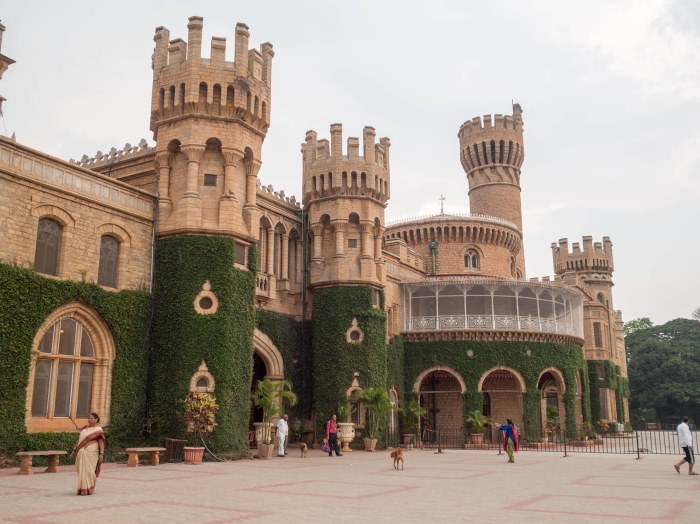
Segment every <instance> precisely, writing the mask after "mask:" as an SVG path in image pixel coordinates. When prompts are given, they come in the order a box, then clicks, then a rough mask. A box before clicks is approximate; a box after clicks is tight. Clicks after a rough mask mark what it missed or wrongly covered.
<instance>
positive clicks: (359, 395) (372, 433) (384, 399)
mask: <svg viewBox="0 0 700 524" xmlns="http://www.w3.org/2000/svg"><path fill="white" fill-rule="evenodd" d="M355 399H356V400H359V401H361V402H362V404H363V405H364V407H365V408H366V409H367V434H368V435H369V438H371V439H374V438H377V432H378V431H379V422H380V421H381V418H382V416H383V415H384V414H385V413H388V412H389V411H391V401H390V400H389V393H387V392H386V390H384V389H381V388H375V387H368V388H365V389H363V390H361V391H357V392H356V393H355Z"/></svg>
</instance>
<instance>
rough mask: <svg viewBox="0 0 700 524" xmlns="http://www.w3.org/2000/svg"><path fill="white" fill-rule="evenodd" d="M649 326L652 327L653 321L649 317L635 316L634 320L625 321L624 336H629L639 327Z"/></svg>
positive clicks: (647, 327)
mask: <svg viewBox="0 0 700 524" xmlns="http://www.w3.org/2000/svg"><path fill="white" fill-rule="evenodd" d="M651 327H654V323H653V322H652V321H651V319H650V318H649V317H642V318H635V319H634V320H630V321H629V322H625V327H624V330H625V336H629V335H631V334H632V333H634V332H635V331H639V330H640V329H649V328H651Z"/></svg>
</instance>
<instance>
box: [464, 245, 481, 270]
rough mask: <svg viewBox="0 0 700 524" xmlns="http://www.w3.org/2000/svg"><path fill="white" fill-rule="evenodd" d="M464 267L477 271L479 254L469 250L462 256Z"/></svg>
mask: <svg viewBox="0 0 700 524" xmlns="http://www.w3.org/2000/svg"><path fill="white" fill-rule="evenodd" d="M464 267H466V268H467V269H479V254H478V253H477V252H476V251H475V250H473V249H470V250H469V251H467V252H466V253H465V254H464Z"/></svg>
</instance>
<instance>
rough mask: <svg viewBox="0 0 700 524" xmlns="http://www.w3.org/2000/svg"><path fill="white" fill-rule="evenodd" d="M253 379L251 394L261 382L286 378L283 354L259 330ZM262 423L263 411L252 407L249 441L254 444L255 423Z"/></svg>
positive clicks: (256, 340)
mask: <svg viewBox="0 0 700 524" xmlns="http://www.w3.org/2000/svg"><path fill="white" fill-rule="evenodd" d="M253 350H254V352H253V379H252V381H251V383H250V390H251V394H252V391H253V389H255V386H256V385H257V383H258V381H259V380H263V379H266V378H269V379H270V380H281V379H283V378H284V361H283V359H282V354H281V353H280V351H279V350H278V349H277V347H275V345H274V344H273V343H272V340H270V337H268V336H267V335H266V334H265V333H263V332H262V331H260V330H259V329H257V328H256V329H255V330H254V332H253ZM261 421H262V411H261V410H260V409H259V408H256V407H255V406H253V403H252V402H251V405H250V417H249V420H248V431H249V437H248V440H249V441H250V442H251V443H252V440H253V435H254V434H255V426H254V425H253V423H254V422H261Z"/></svg>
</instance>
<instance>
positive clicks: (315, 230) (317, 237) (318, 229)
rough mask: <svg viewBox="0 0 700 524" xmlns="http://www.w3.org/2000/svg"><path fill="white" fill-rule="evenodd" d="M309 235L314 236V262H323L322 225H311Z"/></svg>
mask: <svg viewBox="0 0 700 524" xmlns="http://www.w3.org/2000/svg"><path fill="white" fill-rule="evenodd" d="M311 233H312V234H313V236H314V254H313V257H312V258H313V259H314V260H323V225H322V224H313V225H312V226H311Z"/></svg>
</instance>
